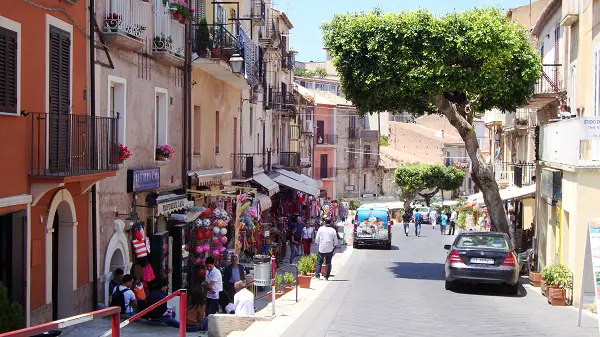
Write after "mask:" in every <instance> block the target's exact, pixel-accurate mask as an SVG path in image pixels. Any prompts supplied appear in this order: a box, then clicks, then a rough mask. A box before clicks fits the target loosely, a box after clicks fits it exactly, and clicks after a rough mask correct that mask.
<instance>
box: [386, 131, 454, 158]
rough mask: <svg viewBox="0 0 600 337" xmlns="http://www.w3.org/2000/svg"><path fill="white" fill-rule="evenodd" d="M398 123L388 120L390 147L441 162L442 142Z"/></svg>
mask: <svg viewBox="0 0 600 337" xmlns="http://www.w3.org/2000/svg"><path fill="white" fill-rule="evenodd" d="M398 124H399V123H398V122H390V135H389V139H388V144H389V146H390V147H393V148H396V149H398V150H401V151H402V152H405V153H409V154H411V155H414V156H417V157H420V158H423V160H424V161H427V162H434V161H439V162H441V160H442V158H443V155H444V153H443V148H444V146H443V143H442V142H440V141H438V140H435V139H432V138H431V137H427V136H425V135H423V134H420V133H418V132H414V131H411V130H409V129H406V128H404V127H402V126H400V125H398Z"/></svg>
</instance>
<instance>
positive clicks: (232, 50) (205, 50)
mask: <svg viewBox="0 0 600 337" xmlns="http://www.w3.org/2000/svg"><path fill="white" fill-rule="evenodd" d="M192 29H193V31H194V32H195V38H194V46H193V47H194V48H193V49H194V52H195V53H196V54H197V55H198V57H201V58H213V59H218V58H220V59H223V60H225V61H229V58H231V56H232V55H233V54H239V53H240V50H239V44H238V40H237V38H236V37H235V36H234V35H233V34H232V33H231V32H230V31H229V30H228V25H225V24H193V25H192Z"/></svg>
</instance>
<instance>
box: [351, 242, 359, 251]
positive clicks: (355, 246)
mask: <svg viewBox="0 0 600 337" xmlns="http://www.w3.org/2000/svg"><path fill="white" fill-rule="evenodd" d="M352 248H356V249H358V243H356V241H354V243H353V244H352Z"/></svg>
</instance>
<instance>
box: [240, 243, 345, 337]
mask: <svg viewBox="0 0 600 337" xmlns="http://www.w3.org/2000/svg"><path fill="white" fill-rule="evenodd" d="M344 247H345V248H344V251H343V252H342V253H336V255H334V256H333V260H332V262H331V265H332V270H331V277H330V279H329V281H321V280H315V279H312V280H311V283H310V288H309V289H301V288H299V289H298V303H296V292H295V291H291V292H289V293H287V294H285V295H284V296H282V297H281V298H280V299H278V300H276V301H275V318H274V319H273V320H271V321H264V322H256V323H254V324H252V325H251V326H250V327H249V328H248V329H247V330H246V331H236V332H232V333H230V334H229V337H255V336H261V337H271V336H272V337H275V336H281V335H282V334H283V333H284V332H285V331H286V330H287V329H288V328H289V327H290V326H291V325H292V324H293V323H294V321H295V320H296V319H297V318H298V317H300V315H302V313H303V312H304V311H306V310H307V309H308V308H309V307H310V306H311V304H312V303H313V302H314V301H315V300H316V299H317V298H319V296H320V295H321V293H322V292H323V291H324V290H325V289H326V288H327V286H328V285H329V284H331V282H335V281H336V274H338V273H339V272H340V270H341V269H342V268H343V267H344V265H345V264H346V262H347V261H348V259H349V258H350V256H351V255H352V252H353V249H352V247H348V246H344ZM272 309H273V306H272V304H268V305H267V306H266V307H265V308H264V309H262V310H261V311H259V312H257V313H256V315H257V316H261V317H271V315H272Z"/></svg>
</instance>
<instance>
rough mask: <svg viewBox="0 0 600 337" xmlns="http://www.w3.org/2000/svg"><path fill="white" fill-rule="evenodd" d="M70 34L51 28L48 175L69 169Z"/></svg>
mask: <svg viewBox="0 0 600 337" xmlns="http://www.w3.org/2000/svg"><path fill="white" fill-rule="evenodd" d="M70 47H71V34H70V33H68V32H66V31H64V30H62V29H59V28H56V27H54V26H50V53H49V58H50V59H49V67H50V78H49V83H48V85H49V93H50V97H49V101H50V104H49V107H50V111H49V116H48V119H49V125H50V130H49V136H50V148H49V150H50V153H49V164H50V171H51V172H66V171H68V170H69V167H70V144H69V143H70V142H69V138H70V137H69V135H70V117H71V116H70V110H71V109H70V105H71V104H70V103H71V102H70V98H69V92H70V87H71V53H70Z"/></svg>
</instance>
